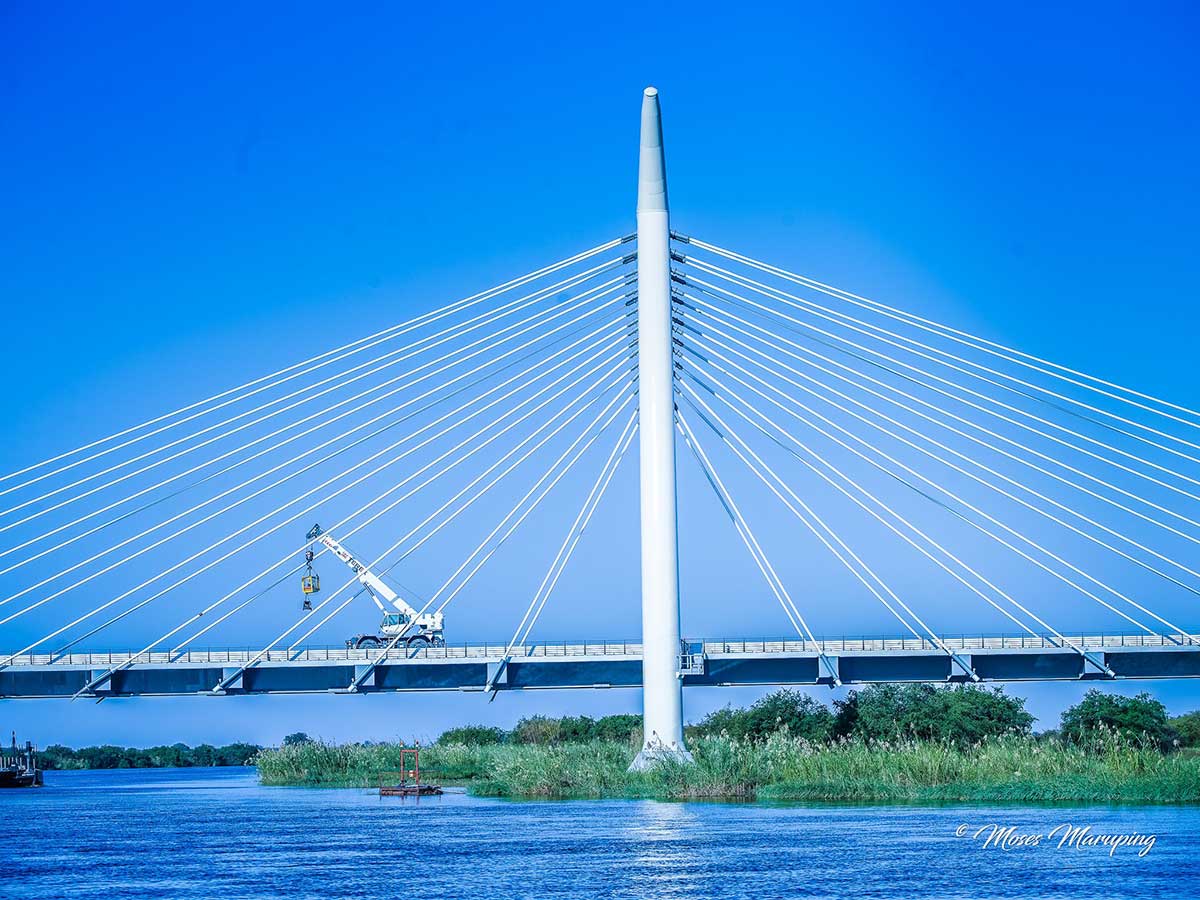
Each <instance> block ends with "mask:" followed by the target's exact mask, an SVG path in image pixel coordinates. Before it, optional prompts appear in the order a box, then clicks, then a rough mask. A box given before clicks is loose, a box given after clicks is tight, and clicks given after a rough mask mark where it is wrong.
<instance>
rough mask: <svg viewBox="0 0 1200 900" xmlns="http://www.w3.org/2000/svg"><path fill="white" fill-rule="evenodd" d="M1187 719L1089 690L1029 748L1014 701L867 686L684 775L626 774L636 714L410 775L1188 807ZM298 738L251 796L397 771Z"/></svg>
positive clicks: (630, 787)
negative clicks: (270, 788) (261, 790)
mask: <svg viewBox="0 0 1200 900" xmlns="http://www.w3.org/2000/svg"><path fill="white" fill-rule="evenodd" d="M1197 718H1198V717H1197V716H1196V715H1195V714H1191V715H1190V716H1185V717H1180V718H1178V719H1174V720H1170V719H1168V718H1167V716H1166V710H1165V709H1164V708H1163V707H1162V705H1161V704H1159V703H1158V702H1157V701H1154V700H1153V699H1151V698H1149V697H1148V696H1146V695H1139V696H1138V697H1131V698H1130V697H1121V696H1118V695H1111V694H1103V693H1101V692H1099V691H1092V692H1089V694H1088V696H1087V697H1086V698H1085V699H1084V701H1083V702H1081V703H1080V704H1078V705H1077V706H1075V707H1072V708H1071V709H1069V710H1067V712H1066V713H1064V716H1063V723H1062V727H1061V728H1060V729H1059V730H1058V731H1056V732H1050V733H1046V734H1042V735H1033V734H1032V733H1031V731H1030V726H1031V723H1032V717H1031V716H1030V715H1029V714H1028V713H1026V712H1025V710H1024V708H1023V701H1022V700H1020V699H1019V698H1013V697H1009V696H1007V695H1005V694H1004V693H1003V692H1002V691H999V690H996V689H993V690H984V689H980V688H973V687H956V688H940V689H939V688H933V687H929V686H925V685H908V686H880V687H872V688H867V689H866V690H864V691H861V692H858V693H853V692H852V693H851V695H850V696H849V698H848V699H847V700H845V701H840V702H838V703H836V704H835V708H834V710H830V709H829V708H828V707H825V706H824V705H822V704H820V703H818V702H817V701H815V700H813V699H812V698H810V697H807V696H805V695H803V694H800V693H797V692H793V691H779V692H777V693H775V694H772V695H769V696H767V697H764V698H763V699H762V700H760V701H759V702H758V703H756V704H755V705H754V706H752V707H750V708H749V709H744V710H733V709H725V710H720V711H718V712H716V713H713V714H712V715H710V716H708V717H707V718H706V719H705V720H703V721H702V722H700V723H698V724H697V725H694V726H689V729H688V731H689V735H688V739H689V748H690V749H691V751H692V753H693V755H694V757H695V762H694V763H691V764H676V763H664V764H661V765H659V766H657V767H656V768H655V769H654V770H652V771H649V772H643V773H630V772H628V771H627V770H628V767H629V763H630V761H631V760H632V759H633V756H634V754H635V752H636V750H637V748H638V747H639V746H640V744H641V733H640V732H641V728H640V721H639V720H638V717H636V716H612V717H607V718H605V719H600V720H598V721H596V720H592V719H588V718H586V717H578V718H564V719H547V718H543V717H534V718H531V719H525V720H522V722H520V723H519V724H518V726H517V727H516V728H515V729H514V730H513V731H511V732H503V731H501V730H499V729H495V728H486V727H481V726H473V727H467V728H460V729H455V730H453V731H450V732H447V733H446V734H445V735H443V736H442V737H441V738H439V740H438V741H437V743H435V744H432V745H430V746H428V747H424V748H422V751H421V763H422V775H423V778H424V776H425V775H426V773H427V774H428V777H429V779H431V780H432V779H436V780H438V781H440V782H442V783H448V784H462V785H466V786H467V788H468V790H469V791H470V792H471V793H473V794H476V795H479V796H491V797H508V798H603V797H622V798H639V797H642V798H658V799H676V800H682V799H721V800H781V801H782V800H790V801H836V802H913V803H933V802H950V801H980V802H1025V803H1065V802H1091V803H1196V802H1200V754H1197V753H1196V751H1195V750H1192V749H1189V748H1188V746H1187V745H1189V744H1192V743H1193V742H1195V740H1196V738H1197V736H1198V735H1197V734H1196V732H1197V731H1198V730H1200V729H1197V728H1196V726H1197V724H1200V723H1198V722H1197ZM622 732H623V734H622ZM294 737H295V738H296V739H294V740H290V741H289V742H288V743H286V744H285V745H284V746H282V747H279V748H277V749H269V750H264V751H262V752H261V753H260V754H259V755H258V756H257V757H256V759H255V763H256V764H257V766H258V769H259V777H260V779H261V781H262V783H264V784H268V785H307V786H328V787H335V786H336V787H370V786H374V785H375V784H376V783H377V779H378V776H379V773H380V772H384V771H389V770H395V769H398V768H399V750H400V747H401V746H402V745H401V744H399V743H370V744H332V743H327V742H323V741H313V740H308V739H307V738H304V737H303V736H294Z"/></svg>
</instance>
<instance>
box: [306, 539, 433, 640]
mask: <svg viewBox="0 0 1200 900" xmlns="http://www.w3.org/2000/svg"><path fill="white" fill-rule="evenodd" d="M319 540H320V542H321V543H322V544H324V545H325V546H326V547H327V548H329V552H330V553H332V554H333V555H334V556H336V557H337V558H338V559H340V560H341V561H342V562H344V563H345V564H346V565H347V566H349V567H350V571H352V572H353V573H354V574H355V577H357V578H358V580H359V582H360V583H361V584H362V586H363V587H365V588H366V589H367V593H369V594H370V595H371V597H372V599H374V600H375V605H376V606H378V607H379V610H380V612H387V607H385V606H384V605H383V603H382V602H381V601H380V598H381V597H382V598H383V600H386V601H387V602H388V603H390V604H391V605H392V606H394V607H395V608H396V609H397V610H398V611H399V612H402V613H404V614H405V615H407V616H408V617H409V618H410V619H412V618H413V617H415V616H416V614H417V611H416V610H415V609H413V608H412V607H411V606H410V605H409V604H407V603H406V602H404V600H403V599H402V598H401V597H400V595H399V594H397V593H396V592H395V591H393V590H392V589H391V588H390V587H388V585H387V584H386V583H385V582H384V580H383V579H382V578H380V577H379V576H378V575H376V574H375V573H374V572H372V571H371V570H370V569H368V568H367V567H366V566H365V565H364V564H363V563H361V562H359V561H358V560H357V559H355V557H354V554H353V553H351V552H350V551H349V550H347V549H346V548H345V547H343V546H342V544H341V542H339V541H338V540H337V539H336V538H334V536H333V535H332V534H329V533H328V532H326V533H324V534H322V535H321V536H320V538H319Z"/></svg>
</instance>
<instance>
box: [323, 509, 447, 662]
mask: <svg viewBox="0 0 1200 900" xmlns="http://www.w3.org/2000/svg"><path fill="white" fill-rule="evenodd" d="M306 537H307V539H308V540H310V541H313V540H316V541H319V542H320V543H321V544H323V545H324V546H325V547H326V548H327V549H328V550H329V551H330V552H331V553H332V554H333V555H334V556H336V557H337V558H338V559H340V560H341V561H342V562H344V563H345V564H346V565H347V566H349V567H350V571H352V572H353V573H354V574H355V576H356V577H357V578H358V581H359V583H360V584H362V586H363V587H364V588H365V589H366V591H367V593H368V594H370V595H371V599H372V600H374V601H375V605H376V606H378V607H379V611H380V612H381V613H383V621H381V622H380V624H379V633H378V634H357V635H355V636H354V637H352V638H350V639H349V640H347V641H346V646H347V647H348V648H350V649H351V650H354V649H359V648H362V647H383V646H385V645H387V644H390V643H391V642H392V640H393V639H395V638H396V637H397V636H398V635H402V634H404V633H405V632H406V631H408V630H409V629H410V628H413V629H415V630H414V632H413V633H412V634H410V635H408V636H407V637H405V638H403V639H402V640H401V641H400V643H403V644H405V645H406V646H408V647H414V646H418V647H419V646H426V647H428V646H433V647H441V646H443V645H444V644H445V643H446V641H445V638H444V637H443V634H442V629H443V624H444V616H443V614H442V613H440V612H434V613H419V612H418V611H417V610H416V609H414V608H413V607H412V606H410V605H409V604H407V603H405V602H404V599H403V598H402V597H401V596H400V595H399V594H397V593H396V592H395V591H393V590H392V589H391V588H390V587H388V586H387V584H386V583H384V581H383V580H382V579H381V578H379V577H378V576H377V575H375V574H374V573H373V572H371V570H370V569H368V568H367V567H366V566H365V565H364V564H363V563H361V562H359V561H358V560H357V559H355V557H354V554H352V553H351V552H350V551H349V550H347V549H346V548H345V547H343V546H342V545H341V544H340V543H339V542H338V541H337V539H336V538H334V536H333V535H331V534H328V533H327V532H325V531H324V530H322V528H321V526H320V525H314V526H313V527H312V528H311V529H310V530H309V532H308V534H307V536H306ZM312 556H313V554H312V550H311V549H310V550H309V551H308V553H307V554H306V559H305V561H306V562H307V563H308V564H309V567H308V574H307V575H305V576H304V578H303V579H302V581H301V587H302V590H303V591H304V594H305V599H304V604H305V608H306V609H307V608H309V601H308V595H309V594H315V593H317V592H318V591H320V589H321V588H320V581H319V580H318V579H317V578H316V576H315V575H314V574H313V572H312V565H311V563H312ZM385 603H386V604H390V605H391V607H392V608H394V609H395V612H393V611H392V610H391V609H389V608H388V606H387V605H385Z"/></svg>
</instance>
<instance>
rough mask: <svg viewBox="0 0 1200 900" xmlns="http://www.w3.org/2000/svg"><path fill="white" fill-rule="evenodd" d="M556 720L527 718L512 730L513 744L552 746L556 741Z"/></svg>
mask: <svg viewBox="0 0 1200 900" xmlns="http://www.w3.org/2000/svg"><path fill="white" fill-rule="evenodd" d="M558 725H559V720H558V719H548V718H546V717H545V716H529V717H528V718H525V719H522V720H521V721H519V722H518V723H517V727H516V728H514V729H513V730H512V740H513V743H514V744H553V743H556V742H557V741H558Z"/></svg>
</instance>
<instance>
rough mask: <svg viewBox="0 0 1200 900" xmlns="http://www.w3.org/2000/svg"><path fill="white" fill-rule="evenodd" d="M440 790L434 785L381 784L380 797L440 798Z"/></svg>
mask: <svg viewBox="0 0 1200 900" xmlns="http://www.w3.org/2000/svg"><path fill="white" fill-rule="evenodd" d="M441 795H442V789H441V787H440V786H439V785H436V784H381V785H380V786H379V796H380V797H440V796H441Z"/></svg>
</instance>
